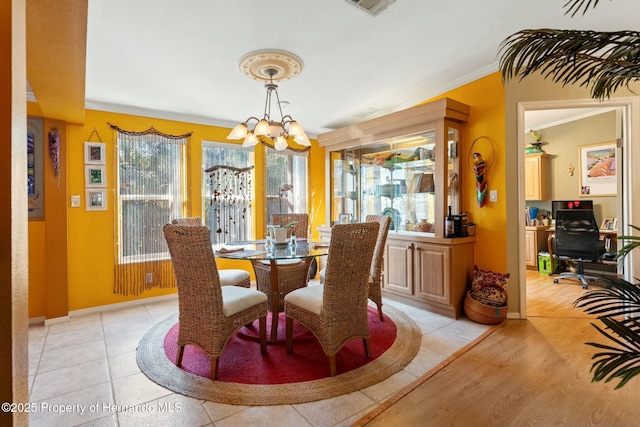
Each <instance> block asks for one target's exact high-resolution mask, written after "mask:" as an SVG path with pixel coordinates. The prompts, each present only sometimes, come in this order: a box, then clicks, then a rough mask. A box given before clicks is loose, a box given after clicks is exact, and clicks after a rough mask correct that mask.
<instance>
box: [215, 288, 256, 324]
mask: <svg viewBox="0 0 640 427" xmlns="http://www.w3.org/2000/svg"><path fill="white" fill-rule="evenodd" d="M266 301H267V295H266V294H264V293H262V292H260V291H256V290H255V289H247V288H241V287H238V286H223V287H222V313H223V314H224V315H225V316H226V317H229V316H231V315H233V314H236V313H238V312H240V311H242V310H244V309H246V308H249V307H251V306H253V305H256V304H260V303H261V302H266Z"/></svg>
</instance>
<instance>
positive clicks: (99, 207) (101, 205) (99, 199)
mask: <svg viewBox="0 0 640 427" xmlns="http://www.w3.org/2000/svg"><path fill="white" fill-rule="evenodd" d="M86 197H87V210H88V211H106V210H107V190H105V189H104V188H96V189H87V190H86Z"/></svg>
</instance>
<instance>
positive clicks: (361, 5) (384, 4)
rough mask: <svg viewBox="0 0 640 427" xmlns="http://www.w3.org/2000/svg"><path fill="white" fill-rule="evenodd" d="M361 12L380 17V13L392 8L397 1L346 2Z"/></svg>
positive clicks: (355, 0)
mask: <svg viewBox="0 0 640 427" xmlns="http://www.w3.org/2000/svg"><path fill="white" fill-rule="evenodd" d="M345 1H346V2H347V3H351V4H352V5H354V6H355V7H357V8H358V9H360V10H364V11H365V12H367V13H369V14H371V15H373V16H378V15H379V14H380V12H382V11H383V10H385V9H386V8H388V7H389V6H391V5H392V4H393V3H395V2H396V0H345Z"/></svg>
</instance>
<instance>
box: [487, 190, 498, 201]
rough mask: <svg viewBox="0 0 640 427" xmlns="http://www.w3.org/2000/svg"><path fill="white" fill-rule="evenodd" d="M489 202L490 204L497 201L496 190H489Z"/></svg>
mask: <svg viewBox="0 0 640 427" xmlns="http://www.w3.org/2000/svg"><path fill="white" fill-rule="evenodd" d="M489 201H490V202H497V201H498V190H489Z"/></svg>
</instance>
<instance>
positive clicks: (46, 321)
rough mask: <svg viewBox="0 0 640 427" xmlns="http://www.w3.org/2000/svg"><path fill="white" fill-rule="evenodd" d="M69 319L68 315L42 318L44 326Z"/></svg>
mask: <svg viewBox="0 0 640 427" xmlns="http://www.w3.org/2000/svg"><path fill="white" fill-rule="evenodd" d="M69 320H71V317H70V316H69V315H67V316H60V317H53V318H51V319H44V326H49V325H55V324H56V323H65V322H68V321H69Z"/></svg>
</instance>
